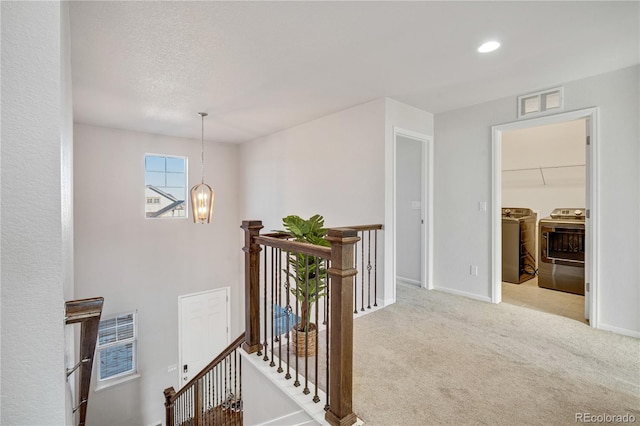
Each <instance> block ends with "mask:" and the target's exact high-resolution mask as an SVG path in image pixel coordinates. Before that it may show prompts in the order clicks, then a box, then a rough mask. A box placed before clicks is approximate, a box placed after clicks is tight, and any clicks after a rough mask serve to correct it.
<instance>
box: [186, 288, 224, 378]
mask: <svg viewBox="0 0 640 426" xmlns="http://www.w3.org/2000/svg"><path fill="white" fill-rule="evenodd" d="M178 309H179V319H180V336H179V339H180V364H179V365H178V370H179V371H180V387H182V386H184V385H186V384H187V383H188V382H189V380H191V379H192V378H193V377H194V376H195V375H196V374H198V373H199V372H200V370H202V369H203V368H204V367H205V366H206V365H207V364H208V363H210V362H211V361H213V359H214V358H215V357H216V356H217V355H218V354H219V353H220V352H222V351H223V350H224V349H225V348H226V347H227V346H228V345H229V343H231V341H230V335H229V320H230V314H229V287H225V288H221V289H216V290H211V291H205V292H202V293H196V294H188V295H184V296H180V297H179V307H178Z"/></svg>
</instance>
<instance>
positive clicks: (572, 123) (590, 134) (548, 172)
mask: <svg viewBox="0 0 640 426" xmlns="http://www.w3.org/2000/svg"><path fill="white" fill-rule="evenodd" d="M563 123H564V124H563ZM596 125H597V108H590V109H587V110H580V111H574V112H569V113H563V114H557V115H552V116H546V117H541V118H536V119H531V120H523V121H519V122H515V123H509V124H504V125H499V126H494V127H493V128H492V134H493V138H492V139H493V164H492V174H493V188H492V189H493V191H492V192H493V210H492V211H493V215H492V225H493V232H492V235H493V238H492V256H493V257H492V269H493V273H492V301H493V302H494V303H499V302H501V301H502V300H503V299H502V295H503V285H502V258H503V253H502V236H503V235H502V221H503V210H502V207H509V206H506V205H505V204H504V201H503V195H505V197H504V199H505V200H509V202H521V203H525V202H526V199H524V198H518V197H517V196H516V197H514V196H513V194H512V193H511V194H510V193H508V192H507V193H506V194H505V193H503V189H504V186H505V185H504V184H505V182H506V183H507V187H509V185H511V186H513V185H514V182H515V185H516V186H517V185H518V184H521V185H522V184H525V185H526V184H527V183H529V184H530V183H531V182H533V180H536V179H540V180H541V182H542V185H543V186H550V185H549V184H551V183H553V180H554V179H555V181H556V183H557V182H561V181H562V182H566V181H570V180H573V181H574V183H575V181H576V179H577V177H578V176H579V175H580V174H581V173H583V174H584V175H585V176H586V178H585V180H584V190H581V194H583V196H584V198H582V199H581V198H580V195H578V194H576V192H578V191H576V189H575V188H574V191H573V192H574V193H573V194H571V193H570V192H569V193H567V192H564V193H562V192H558V191H556V192H553V191H551V192H550V191H549V188H546V189H545V190H544V191H546V192H545V193H546V194H547V195H549V194H551V195H552V196H550V197H548V199H547V200H546V204H545V202H538V203H536V204H537V206H538V207H537V208H536V210H538V211H536V212H535V213H538V216H537V219H538V221H539V220H540V219H541V218H545V217H548V216H549V214H550V213H551V210H552V209H553V208H566V207H575V208H582V209H583V210H585V211H584V212H583V213H584V214H585V216H586V219H584V228H585V237H584V264H583V266H584V289H585V295H584V299H583V300H582V299H581V301H582V303H583V306H584V308H583V309H584V317H586V318H587V319H589V323H590V325H591V326H592V327H596V328H597V322H598V309H597V306H598V305H597V288H598V282H597V281H596V277H597V275H596V273H595V271H596V270H597V243H596V242H597V240H598V235H597V233H596V232H597V226H596V221H597V220H598V208H597V207H598V204H597V193H598V191H597V140H596V137H595V136H596V135H597V132H596ZM553 126H558V128H561V127H563V126H566V127H567V128H573V129H574V130H575V129H576V128H581V129H582V132H583V133H582V135H583V136H582V138H583V141H581V143H580V146H582V153H584V155H583V156H582V158H584V163H583V164H582V163H581V160H580V156H578V157H577V161H573V162H572V164H554V163H553V162H551V163H549V162H547V163H548V164H540V165H538V167H528V166H527V165H526V164H525V165H524V166H523V167H520V169H522V170H520V169H518V168H517V167H513V166H512V168H511V169H508V170H514V171H513V172H510V173H507V174H505V173H503V167H502V166H503V154H505V155H506V156H510V155H511V154H509V152H508V150H509V149H510V148H509V147H508V145H507V144H509V139H510V137H511V136H513V135H517V134H518V132H519V131H525V129H529V130H530V131H533V132H535V131H536V129H537V130H540V129H543V128H545V127H546V128H551V127H553ZM505 147H507V153H505V151H504V149H505ZM511 148H513V147H511ZM540 149H541V151H543V153H544V155H543V157H544V156H546V157H547V159H549V158H552V157H553V156H554V152H557V153H559V152H560V151H554V150H553V149H550V148H546V149H545V148H543V147H542V146H540ZM557 149H558V150H561V149H562V147H558V148H557ZM573 149H576V148H575V147H574V148H573ZM520 155H522V156H523V157H527V158H529V157H535V155H534V154H531V153H529V154H527V153H526V149H525V151H524V152H521V153H520ZM558 155H559V156H561V155H560V154H558ZM574 160H575V158H574ZM509 161H512V160H509ZM523 161H524V160H523ZM516 162H517V160H516ZM523 164H524V163H523ZM544 166H548V167H546V168H545V167H544ZM560 166H562V167H560ZM565 166H566V167H565ZM581 168H582V169H581ZM508 174H511V176H508V177H505V176H507V175H508ZM514 175H519V176H514ZM545 176H546V179H547V180H549V182H547V183H545V182H546V181H545ZM528 181H529V182H528ZM511 189H513V188H511ZM538 189H539V190H540V188H538ZM554 194H555V198H554V196H553V195H554ZM538 195H540V194H538ZM532 198H535V197H533V196H532ZM565 200H566V201H565ZM582 200H584V204H583V205H576V206H573V205H572V206H569V205H561V204H564V203H565V202H567V203H576V202H581V201H582ZM556 204H557V205H556ZM512 207H528V206H526V205H522V206H512ZM534 235H535V237H534V238H535V239H536V240H539V233H538V229H537V227H536V229H535V233H534ZM539 253H540V250H539V248H538V247H537V248H536V254H537V255H536V272H537V271H538V267H539V265H540V263H539V260H540V259H538V257H539V256H538V255H539ZM543 266H544V265H543ZM554 267H555V265H554ZM532 278H533V277H532ZM537 278H538V277H537V273H536V274H535V279H537ZM525 281H526V282H525V283H524V284H519V285H520V286H527V285H528V286H529V287H530V291H537V283H535V280H534V279H532V280H531V282H534V284H536V286H535V287H534V285H533V284H532V283H531V282H529V281H527V280H525ZM527 282H528V284H527ZM506 285H507V284H505V286H506ZM512 289H513V287H512ZM525 290H526V289H525V288H524V287H523V288H522V289H519V290H518V291H525ZM550 291H554V290H550ZM559 297H560V298H562V299H563V300H564V299H567V300H568V299H571V297H570V296H565V295H560V296H559ZM538 303H539V302H538ZM577 303H581V302H580V301H574V300H572V301H571V304H573V307H574V309H575V305H576V304H577ZM556 309H557V307H556ZM574 315H575V313H574Z"/></svg>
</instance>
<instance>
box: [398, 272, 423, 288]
mask: <svg viewBox="0 0 640 426" xmlns="http://www.w3.org/2000/svg"><path fill="white" fill-rule="evenodd" d="M396 280H397V281H402V282H403V283H406V284H411V285H416V286H418V287H422V283H421V282H420V281H417V280H412V279H411V278H405V277H401V276H400V275H397V276H396Z"/></svg>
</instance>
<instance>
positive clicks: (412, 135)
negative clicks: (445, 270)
mask: <svg viewBox="0 0 640 426" xmlns="http://www.w3.org/2000/svg"><path fill="white" fill-rule="evenodd" d="M393 153H394V155H393V159H394V160H393V170H394V172H393V220H392V224H391V226H390V228H391V229H390V231H391V232H390V233H391V235H389V237H391V238H392V240H391V241H392V242H393V249H392V251H393V261H392V265H391V266H392V268H391V270H392V275H391V276H392V277H393V279H392V282H393V286H394V288H393V295H394V299H395V292H396V288H395V286H396V283H397V282H403V283H406V284H410V285H415V286H419V287H423V288H429V289H431V288H432V280H431V270H432V268H431V265H432V258H433V256H432V254H431V247H432V244H433V243H432V241H433V236H432V235H433V232H432V225H431V218H432V201H431V200H432V192H433V191H432V189H431V186H432V182H433V179H432V175H433V167H432V163H431V162H432V159H433V146H432V140H431V138H430V137H428V136H426V135H423V134H420V133H416V132H412V131H409V130H406V129H402V128H399V127H394V129H393ZM388 231H389V229H387V232H388Z"/></svg>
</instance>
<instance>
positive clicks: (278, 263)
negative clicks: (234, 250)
mask: <svg viewBox="0 0 640 426" xmlns="http://www.w3.org/2000/svg"><path fill="white" fill-rule="evenodd" d="M276 269H277V273H276V277H277V280H278V284H277V285H276V294H277V298H278V307H279V309H282V249H278V260H277V261H276ZM281 321H282V318H279V319H278V325H280V323H281ZM280 336H282V330H281V329H280V330H278V335H277V336H276V342H278V373H282V372H283V371H284V370H283V369H282V338H281V337H280Z"/></svg>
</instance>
